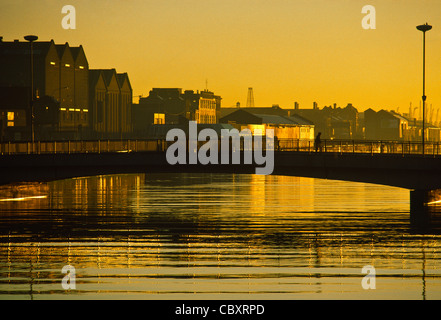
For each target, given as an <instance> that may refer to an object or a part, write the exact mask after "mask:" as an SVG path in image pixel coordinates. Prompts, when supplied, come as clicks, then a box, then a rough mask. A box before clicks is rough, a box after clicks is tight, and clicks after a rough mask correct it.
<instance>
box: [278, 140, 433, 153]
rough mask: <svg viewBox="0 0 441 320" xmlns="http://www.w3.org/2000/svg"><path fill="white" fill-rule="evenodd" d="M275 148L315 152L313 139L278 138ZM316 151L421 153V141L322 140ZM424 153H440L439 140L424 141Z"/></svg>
mask: <svg viewBox="0 0 441 320" xmlns="http://www.w3.org/2000/svg"><path fill="white" fill-rule="evenodd" d="M276 149H277V150H280V151H303V152H315V151H316V146H315V144H314V141H305V140H303V141H300V140H293V139H280V140H279V141H278V147H277V146H276ZM317 149H318V150H317V151H318V152H332V153H370V154H374V153H389V154H402V155H407V154H423V145H422V143H421V142H412V141H370V140H329V139H327V140H322V141H321V144H320V146H319V147H318V148H317ZM424 154H426V155H440V154H441V144H440V143H439V142H426V143H425V144H424Z"/></svg>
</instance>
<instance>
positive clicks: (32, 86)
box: [24, 35, 38, 152]
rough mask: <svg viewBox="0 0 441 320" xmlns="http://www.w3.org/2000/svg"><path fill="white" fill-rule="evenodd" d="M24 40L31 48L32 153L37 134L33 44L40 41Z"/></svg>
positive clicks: (35, 37) (33, 38)
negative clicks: (35, 131)
mask: <svg viewBox="0 0 441 320" xmlns="http://www.w3.org/2000/svg"><path fill="white" fill-rule="evenodd" d="M24 39H25V40H26V41H29V43H30V47H31V108H30V109H31V134H32V152H33V151H34V142H35V133H34V51H33V48H32V43H33V42H34V41H37V40H38V37H37V36H33V35H29V36H25V37H24Z"/></svg>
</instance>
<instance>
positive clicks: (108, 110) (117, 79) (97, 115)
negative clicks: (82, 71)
mask: <svg viewBox="0 0 441 320" xmlns="http://www.w3.org/2000/svg"><path fill="white" fill-rule="evenodd" d="M89 85H90V86H89V93H90V97H89V99H90V100H89V104H90V106H91V116H90V119H89V124H90V127H91V129H92V132H91V135H92V136H93V137H95V138H106V139H110V138H123V137H126V136H129V134H131V132H132V96H133V94H132V87H131V85H130V81H129V78H128V75H127V73H123V74H118V73H116V70H115V69H97V70H95V69H92V70H90V83H89Z"/></svg>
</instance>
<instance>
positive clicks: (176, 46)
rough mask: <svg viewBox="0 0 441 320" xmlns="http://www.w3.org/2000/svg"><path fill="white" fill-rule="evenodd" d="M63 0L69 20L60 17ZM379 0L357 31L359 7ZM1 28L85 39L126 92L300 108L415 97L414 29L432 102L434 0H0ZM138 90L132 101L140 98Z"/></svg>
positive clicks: (439, 14)
mask: <svg viewBox="0 0 441 320" xmlns="http://www.w3.org/2000/svg"><path fill="white" fill-rule="evenodd" d="M64 5H72V6H74V7H75V9H76V29H75V30H64V29H63V28H62V26H61V20H62V18H63V16H64V15H63V14H62V13H61V9H62V7H63V6H64ZM365 5H373V6H374V7H375V9H376V29H375V30H364V29H363V28H362V26H361V21H362V19H363V17H364V16H365V14H362V13H361V10H362V8H363V6H365ZM0 12H1V19H0V30H1V34H0V36H3V40H4V41H12V40H14V39H19V40H20V41H24V40H23V36H25V35H27V34H35V35H37V36H38V37H39V41H49V40H51V39H54V41H55V42H56V43H65V42H69V44H70V45H72V46H78V45H80V44H81V45H83V47H84V50H85V52H86V55H87V58H88V60H89V66H90V68H92V69H96V68H109V67H114V68H116V69H117V70H119V71H120V72H127V73H128V74H129V77H130V81H131V84H132V87H133V94H134V95H135V96H138V95H144V96H146V95H148V93H149V91H150V90H151V89H152V88H153V87H179V88H183V89H192V90H202V89H205V87H206V81H208V89H209V90H212V91H214V92H215V93H216V94H219V95H221V96H222V98H223V101H222V106H223V107H232V106H234V105H235V104H236V102H240V103H241V105H242V106H245V105H246V101H247V90H248V87H253V89H254V100H255V105H256V106H258V107H268V106H271V105H272V104H279V105H280V106H281V107H282V108H293V107H294V102H295V101H297V102H298V103H299V104H300V107H301V108H312V105H313V102H314V101H316V102H317V103H318V105H319V107H323V106H325V105H332V104H333V103H337V105H339V106H341V107H344V106H346V104H347V103H352V104H353V105H354V106H355V107H356V108H357V109H358V110H359V111H364V110H365V109H367V108H373V109H374V110H380V109H387V110H390V109H395V110H396V109H397V108H399V111H400V112H408V110H409V104H410V103H412V105H413V106H414V107H418V106H419V104H420V101H421V95H422V33H421V32H420V31H418V30H416V26H417V25H419V24H424V23H426V22H428V23H429V24H431V25H432V26H433V29H432V30H431V31H429V32H428V33H427V35H426V64H427V74H426V94H427V96H428V100H427V103H428V105H429V106H430V104H433V106H434V108H435V110H436V109H438V108H441V2H440V1H439V0H400V1H396V0H381V1H380V0H376V1H367V0H363V1H360V0H350V1H348V0H333V1H329V0H272V1H264V0H239V1H237V0H205V1H202V0H154V1H153V0H124V1H122V0H112V1H109V0H94V1H90V0H72V1H68V2H67V1H66V2H63V1H56V0H43V1H38V2H37V1H31V0H0ZM137 100H138V99H137V98H135V99H134V101H135V102H137Z"/></svg>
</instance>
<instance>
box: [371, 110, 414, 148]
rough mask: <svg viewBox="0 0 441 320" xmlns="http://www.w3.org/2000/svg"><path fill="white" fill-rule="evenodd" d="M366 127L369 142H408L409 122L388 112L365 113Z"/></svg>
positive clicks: (372, 111)
mask: <svg viewBox="0 0 441 320" xmlns="http://www.w3.org/2000/svg"><path fill="white" fill-rule="evenodd" d="M364 126H365V138H366V139H367V140H408V128H407V127H408V120H407V119H406V118H404V117H402V116H400V115H398V114H395V113H392V112H389V111H386V110H380V111H378V112H376V111H374V110H372V109H368V110H366V111H364Z"/></svg>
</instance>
